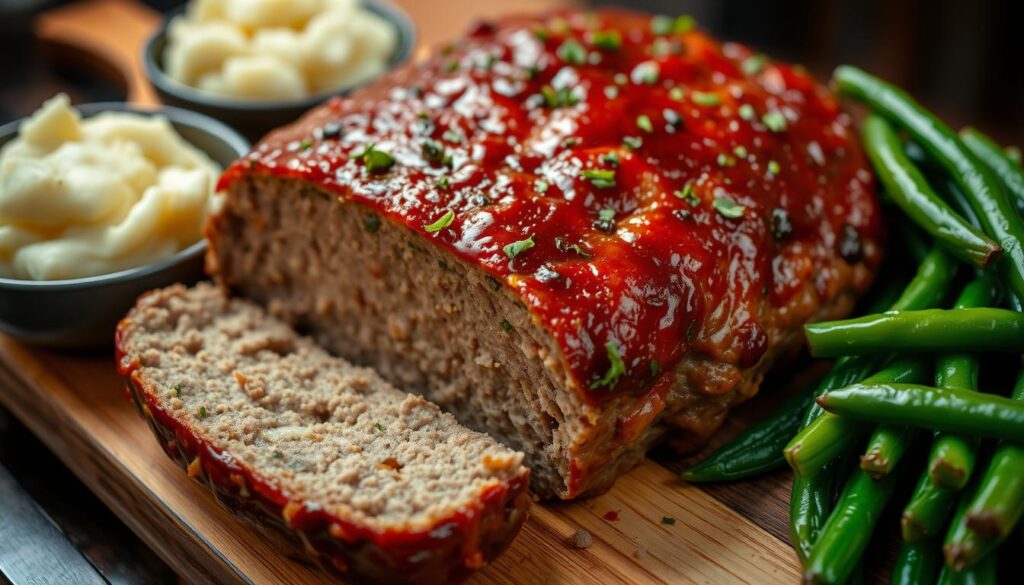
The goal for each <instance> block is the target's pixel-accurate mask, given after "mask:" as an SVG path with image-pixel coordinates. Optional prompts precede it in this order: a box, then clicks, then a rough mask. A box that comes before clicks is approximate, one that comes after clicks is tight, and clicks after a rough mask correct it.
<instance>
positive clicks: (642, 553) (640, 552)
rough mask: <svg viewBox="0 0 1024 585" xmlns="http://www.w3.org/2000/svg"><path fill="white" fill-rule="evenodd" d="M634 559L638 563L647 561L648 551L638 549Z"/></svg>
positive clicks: (634, 552) (634, 553)
mask: <svg viewBox="0 0 1024 585" xmlns="http://www.w3.org/2000/svg"><path fill="white" fill-rule="evenodd" d="M633 558H635V559H636V560H638V561H642V560H644V559H646V558H647V549H646V548H638V549H636V550H635V551H633Z"/></svg>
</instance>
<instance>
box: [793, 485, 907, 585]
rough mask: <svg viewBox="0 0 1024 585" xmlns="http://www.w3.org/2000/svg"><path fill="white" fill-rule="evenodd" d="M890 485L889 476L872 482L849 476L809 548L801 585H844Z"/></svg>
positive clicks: (868, 537) (871, 530) (857, 560)
mask: <svg viewBox="0 0 1024 585" xmlns="http://www.w3.org/2000/svg"><path fill="white" fill-rule="evenodd" d="M894 484H895V477H894V476H892V475H889V476H886V477H884V478H882V479H879V480H875V479H871V477H869V476H868V475H867V474H866V473H864V472H863V471H860V470H856V471H854V472H853V476H852V477H851V478H850V480H849V481H848V482H847V484H846V489H844V490H843V494H842V495H841V496H840V497H839V502H838V503H837V504H836V509H835V511H833V512H832V515H831V516H829V519H828V521H827V522H826V523H825V526H824V528H822V530H821V536H820V537H819V538H818V542H817V543H815V545H814V546H813V547H812V548H811V554H810V557H809V558H808V559H807V565H806V570H805V571H804V582H805V583H835V584H840V583H845V582H846V580H847V578H849V576H850V575H851V574H852V573H853V571H854V569H855V568H856V567H857V565H858V564H859V562H860V558H861V556H862V555H863V554H864V549H865V548H866V547H867V545H868V542H869V541H870V540H871V534H872V533H873V532H874V528H875V524H876V523H877V522H878V518H879V516H881V514H882V510H883V509H884V508H885V503H886V502H887V501H888V499H889V497H890V496H891V495H892V491H893V487H894Z"/></svg>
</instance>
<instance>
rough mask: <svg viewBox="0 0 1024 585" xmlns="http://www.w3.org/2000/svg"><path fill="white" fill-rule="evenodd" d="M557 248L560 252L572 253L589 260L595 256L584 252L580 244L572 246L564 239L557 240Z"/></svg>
mask: <svg viewBox="0 0 1024 585" xmlns="http://www.w3.org/2000/svg"><path fill="white" fill-rule="evenodd" d="M555 248H556V249H558V251H559V252H572V253H573V254H576V255H577V256H580V257H581V258H586V259H588V260H589V259H590V258H593V257H594V255H593V254H591V253H590V252H587V251H586V250H584V249H583V248H582V247H581V246H580V245H579V244H570V243H569V242H568V241H567V240H566V239H565V238H562V237H558V238H555Z"/></svg>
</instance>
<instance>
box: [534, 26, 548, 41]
mask: <svg viewBox="0 0 1024 585" xmlns="http://www.w3.org/2000/svg"><path fill="white" fill-rule="evenodd" d="M533 36H535V37H537V38H538V39H539V40H542V41H546V40H548V39H549V38H550V37H551V34H550V33H549V32H548V30H547V29H546V28H544V27H542V26H540V25H538V26H535V27H533Z"/></svg>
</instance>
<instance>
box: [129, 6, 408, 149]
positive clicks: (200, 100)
mask: <svg viewBox="0 0 1024 585" xmlns="http://www.w3.org/2000/svg"><path fill="white" fill-rule="evenodd" d="M362 5H363V6H364V7H366V8H367V9H368V10H370V11H371V12H373V13H375V14H377V15H378V16H380V17H382V18H383V19H384V20H386V21H387V22H389V23H390V24H391V25H392V26H393V27H395V31H396V32H397V33H398V45H397V46H396V47H395V53H394V54H393V55H392V56H391V59H390V60H389V61H388V68H389V69H394V68H395V67H396V66H398V65H399V64H401V63H403V62H405V60H406V59H408V58H409V55H410V54H411V53H412V49H413V47H414V46H415V45H416V29H415V27H414V26H413V24H412V21H411V20H409V17H408V15H406V14H405V12H403V11H402V10H401V9H399V8H398V7H396V6H394V5H393V4H391V3H389V2H385V1H383V0H363V1H362ZM183 11H184V7H182V8H179V9H177V10H174V11H172V12H170V13H169V14H168V15H167V17H166V18H165V19H164V23H163V26H161V27H160V30H158V31H157V32H156V34H154V35H153V36H152V37H151V38H150V39H149V41H148V42H147V43H146V46H145V47H144V48H143V50H142V51H143V52H142V62H143V65H144V67H145V70H146V77H147V78H148V79H149V82H150V83H151V84H152V85H153V89H155V90H156V93H157V95H158V96H159V97H160V101H161V102H163V103H165V104H169V105H172V106H178V107H182V108H187V109H189V110H192V111H195V112H202V113H204V114H206V115H207V116H210V117H212V118H216V119H218V120H220V121H221V122H224V123H225V124H227V125H228V126H231V127H232V128H235V129H236V130H238V131H239V132H241V133H242V134H243V135H245V136H246V137H247V138H248V139H249V140H251V141H253V142H256V141H258V140H259V139H260V138H261V137H262V136H263V135H264V134H266V133H267V132H269V131H271V130H273V129H274V128H277V127H279V126H283V125H285V124H287V123H288V122H292V121H294V120H296V119H298V118H299V116H301V115H302V114H304V113H306V112H307V111H309V110H310V109H312V108H313V107H314V106H316V105H318V104H320V103H322V102H324V101H325V100H326V99H328V98H330V97H332V96H336V95H346V94H348V93H349V92H351V91H352V90H353V89H356V87H358V85H353V86H350V87H343V88H340V89H335V90H331V91H326V92H322V93H318V94H315V95H311V96H309V97H305V98H302V99H299V100H284V101H257V100H239V99H231V98H227V97H222V96H218V95H213V94H210V93H208V92H204V91H200V90H198V89H196V88H194V87H191V86H188V85H185V84H183V83H180V82H178V81H175V80H174V79H171V78H170V77H169V76H168V75H167V74H166V73H164V68H163V58H164V57H163V56H164V48H165V47H166V46H167V27H168V25H170V23H171V20H172V19H173V18H174V17H176V16H178V15H179V14H181V13H182V12H183ZM369 81H371V80H367V81H366V82H363V83H361V84H359V85H365V84H366V83H368V82H369Z"/></svg>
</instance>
